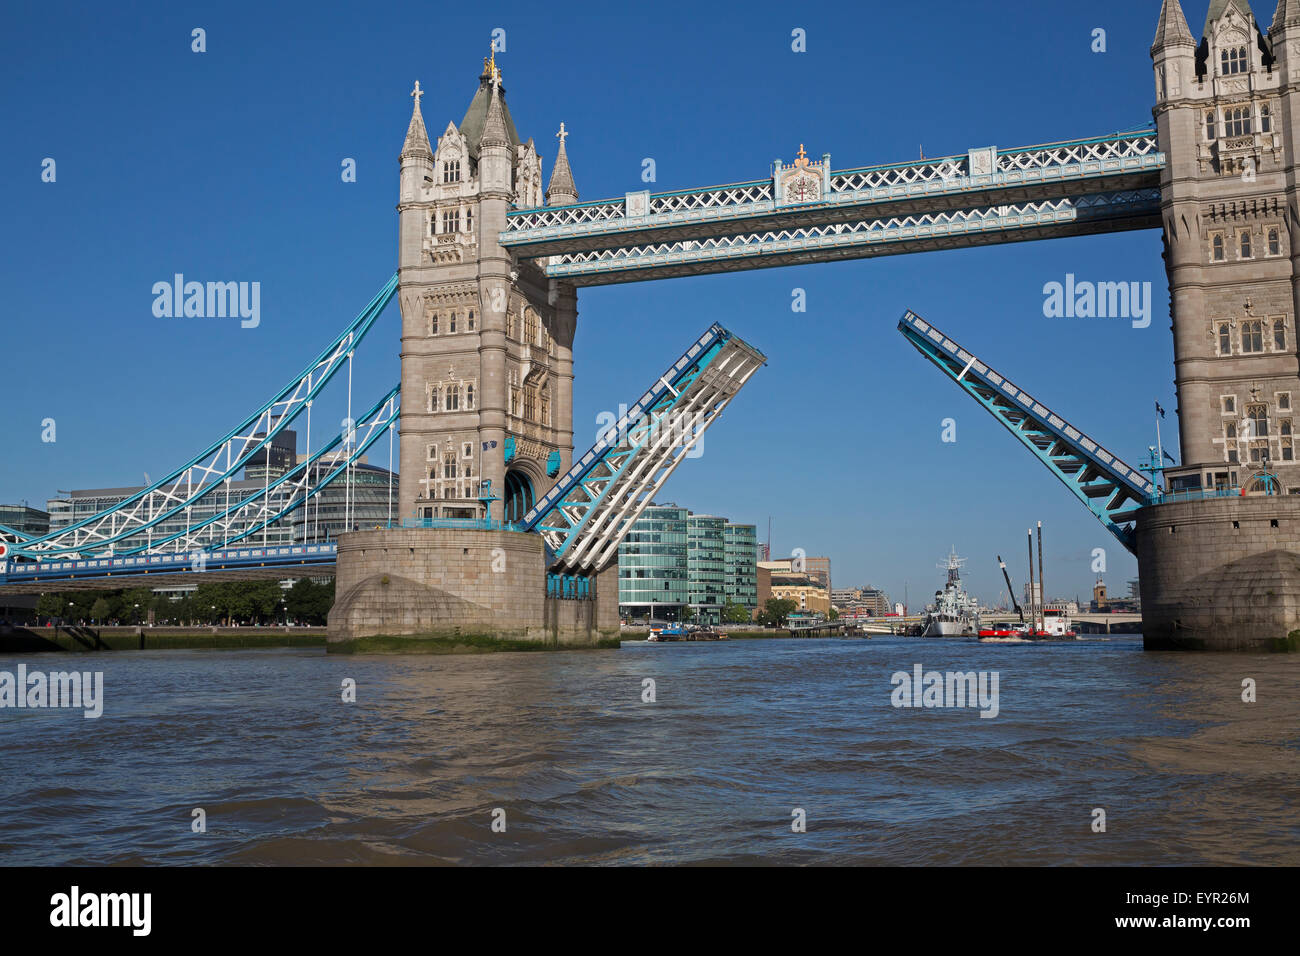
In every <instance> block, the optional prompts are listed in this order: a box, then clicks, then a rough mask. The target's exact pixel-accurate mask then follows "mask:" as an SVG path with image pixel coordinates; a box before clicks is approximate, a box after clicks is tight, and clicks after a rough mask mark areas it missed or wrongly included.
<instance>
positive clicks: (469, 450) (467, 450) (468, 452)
mask: <svg viewBox="0 0 1300 956" xmlns="http://www.w3.org/2000/svg"><path fill="white" fill-rule="evenodd" d="M460 453H461V455H463V456H464V457H465V458H471V457H473V455H474V446H473V445H471V444H470V443H469V442H465V444H464V445H462V446H461V449H460ZM465 474H467V475H468V474H469V472H468V471H467V472H465Z"/></svg>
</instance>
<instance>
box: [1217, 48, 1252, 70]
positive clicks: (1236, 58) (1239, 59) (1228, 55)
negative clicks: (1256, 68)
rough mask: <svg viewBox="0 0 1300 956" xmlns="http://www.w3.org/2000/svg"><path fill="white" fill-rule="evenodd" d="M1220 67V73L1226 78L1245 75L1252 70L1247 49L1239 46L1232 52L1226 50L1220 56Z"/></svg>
mask: <svg viewBox="0 0 1300 956" xmlns="http://www.w3.org/2000/svg"><path fill="white" fill-rule="evenodd" d="M1219 66H1220V70H1219V72H1220V73H1221V74H1222V75H1224V76H1231V75H1233V74H1234V73H1245V72H1246V70H1248V69H1249V68H1250V64H1249V63H1248V62H1247V60H1246V48H1245V47H1244V46H1239V47H1233V48H1232V49H1231V50H1224V51H1223V52H1222V53H1220V54H1219Z"/></svg>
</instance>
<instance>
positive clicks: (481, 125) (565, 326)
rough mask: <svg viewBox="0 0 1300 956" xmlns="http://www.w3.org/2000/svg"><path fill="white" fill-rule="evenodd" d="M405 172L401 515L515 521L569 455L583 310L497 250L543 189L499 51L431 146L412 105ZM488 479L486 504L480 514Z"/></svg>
mask: <svg viewBox="0 0 1300 956" xmlns="http://www.w3.org/2000/svg"><path fill="white" fill-rule="evenodd" d="M413 95H415V94H413ZM566 165H567V161H566ZM401 169H402V175H401V185H400V201H399V205H398V210H399V214H400V236H401V238H400V242H401V250H400V256H399V261H400V264H401V276H400V284H399V289H398V302H399V304H400V306H401V309H402V352H401V358H402V416H401V479H400V489H399V501H398V507H397V508H396V509H395V511H396V512H397V513H398V514H400V515H401V516H402V517H403V518H409V517H418V518H469V517H481V516H484V515H485V514H488V515H490V516H491V517H492V518H494V519H498V520H500V519H502V518H505V519H507V520H512V519H517V518H520V517H522V516H523V513H524V511H526V510H527V508H528V507H529V506H531V504H532V503H533V501H535V500H536V498H538V497H540V496H541V495H542V494H544V493H545V492H546V491H547V490H548V489H549V488H550V486H551V485H552V484H553V483H554V479H555V477H556V476H558V475H559V474H561V473H562V470H563V469H567V468H568V465H569V460H570V459H571V457H572V453H573V425H572V402H571V398H570V396H571V394H572V380H573V371H572V352H571V349H572V344H573V330H574V322H575V320H576V315H577V308H576V297H573V296H569V297H568V298H565V296H564V295H563V294H562V290H557V289H556V288H555V285H554V284H552V283H549V282H548V280H547V279H546V277H545V275H544V274H543V273H542V271H541V270H540V269H539V268H537V267H536V266H534V265H533V264H532V263H530V262H522V263H521V262H517V261H515V259H514V256H513V255H512V253H510V252H509V251H508V250H507V249H505V248H504V247H503V246H501V244H500V243H499V242H498V241H497V237H498V235H499V234H500V233H501V232H502V231H504V229H505V227H506V214H507V212H508V211H509V210H510V209H511V208H512V207H518V208H527V207H532V206H540V205H541V204H542V181H543V180H542V160H541V157H540V156H539V155H538V153H537V149H536V147H535V146H534V145H533V142H532V140H529V141H528V142H527V143H523V142H521V141H520V139H519V135H518V133H517V132H516V130H515V125H514V120H513V119H512V118H511V115H510V108H509V106H508V104H507V102H506V88H505V84H504V82H503V81H502V77H501V71H500V69H499V68H498V66H497V63H496V56H495V53H494V54H493V56H492V57H491V58H488V59H485V60H484V63H483V72H482V74H481V75H480V76H479V87H478V91H477V92H476V93H475V95H474V98H473V100H472V101H471V102H470V105H469V109H468V110H467V111H466V113H465V116H464V118H463V119H462V120H461V121H460V123H459V124H456V123H452V122H449V123H448V124H447V126H446V127H445V129H444V130H443V133H442V135H441V136H439V137H438V139H437V143H436V145H435V146H433V147H432V148H431V147H430V145H429V138H428V136H427V134H426V133H425V131H424V121H423V119H422V117H421V115H420V104H419V96H418V95H416V108H415V110H414V112H413V114H412V118H411V125H410V131H408V134H407V143H406V145H405V146H404V147H403V149H402V156H401ZM483 479H488V480H490V481H491V495H492V497H493V499H494V500H493V501H492V502H491V504H490V505H489V507H488V510H487V511H486V512H485V510H484V505H483V503H482V501H481V500H480V499H481V485H480V483H481V482H482V480H483Z"/></svg>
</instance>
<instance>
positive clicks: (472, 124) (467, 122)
mask: <svg viewBox="0 0 1300 956" xmlns="http://www.w3.org/2000/svg"><path fill="white" fill-rule="evenodd" d="M500 90H501V113H502V118H503V119H504V120H505V123H506V135H507V136H508V137H509V138H510V145H511V146H519V145H521V140H520V139H519V134H518V133H517V132H516V131H515V121H514V120H513V119H512V118H511V117H510V107H509V106H508V105H507V104H506V87H505V84H504V83H502V84H501V86H500ZM491 105H492V80H491V77H490V75H489V74H488V71H487V70H484V71H483V73H482V74H481V75H480V76H479V78H478V92H476V93H475V94H474V99H473V100H471V101H470V104H469V109H468V110H466V111H465V118H464V119H463V120H461V121H460V123H459V129H460V133H461V135H462V136H464V137H465V142H466V143H468V144H469V154H470V156H472V157H473V158H474V161H475V162H478V141H479V140H480V139H481V138H482V137H483V127H484V126H485V125H487V114H488V107H489V106H491Z"/></svg>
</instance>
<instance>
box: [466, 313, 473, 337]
mask: <svg viewBox="0 0 1300 956" xmlns="http://www.w3.org/2000/svg"><path fill="white" fill-rule="evenodd" d="M466 322H468V323H469V325H468V328H469V330H470V331H471V332H473V331H474V310H473V309H470V310H469V318H467V319H466Z"/></svg>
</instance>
